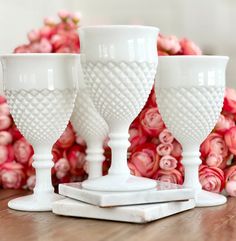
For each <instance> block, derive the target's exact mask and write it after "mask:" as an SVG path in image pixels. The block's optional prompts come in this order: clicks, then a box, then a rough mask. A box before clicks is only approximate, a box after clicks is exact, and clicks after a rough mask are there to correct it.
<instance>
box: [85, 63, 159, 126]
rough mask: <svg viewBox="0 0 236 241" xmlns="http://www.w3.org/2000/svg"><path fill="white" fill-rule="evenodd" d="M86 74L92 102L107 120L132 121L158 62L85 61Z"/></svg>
mask: <svg viewBox="0 0 236 241" xmlns="http://www.w3.org/2000/svg"><path fill="white" fill-rule="evenodd" d="M84 67H85V68H84V69H85V78H86V80H87V83H88V87H89V90H90V94H91V96H92V99H93V101H94V104H95V106H96V108H97V109H98V111H99V112H100V113H101V115H102V116H103V117H104V118H105V120H107V121H112V120H125V121H129V122H130V121H132V120H133V119H134V118H135V117H136V116H137V115H138V113H139V111H140V110H141V108H142V107H143V106H144V104H145V102H146V100H147V98H148V95H149V93H150V91H151V88H152V86H153V83H154V78H155V73H156V67H157V63H148V62H120V63H116V62H105V63H101V62H96V63H93V62H87V63H86V64H85V66H84Z"/></svg>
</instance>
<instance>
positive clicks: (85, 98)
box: [71, 65, 108, 179]
mask: <svg viewBox="0 0 236 241" xmlns="http://www.w3.org/2000/svg"><path fill="white" fill-rule="evenodd" d="M78 77H79V79H80V81H79V82H80V88H79V89H78V94H77V97H76V100H75V107H74V111H73V113H72V116H71V123H72V125H73V127H74V129H75V131H76V135H77V136H81V137H82V138H83V139H84V140H85V142H86V144H87V149H86V161H87V172H88V179H93V178H97V177H101V176H102V163H103V161H104V160H105V157H104V155H103V152H104V149H103V142H104V140H105V139H106V137H107V135H108V125H107V123H106V122H105V120H104V119H103V118H102V117H101V115H100V114H99V113H98V112H97V110H96V108H95V107H94V104H93V102H92V100H91V97H90V96H89V91H88V88H87V86H86V84H85V83H84V77H83V71H82V69H81V65H79V74H78Z"/></svg>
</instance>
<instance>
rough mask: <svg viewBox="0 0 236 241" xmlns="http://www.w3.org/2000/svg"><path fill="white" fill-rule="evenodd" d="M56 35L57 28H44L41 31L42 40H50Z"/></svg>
mask: <svg viewBox="0 0 236 241" xmlns="http://www.w3.org/2000/svg"><path fill="white" fill-rule="evenodd" d="M54 34H55V28H52V27H51V26H43V27H42V28H41V29H40V39H50V38H51V37H52V36H53V35H54Z"/></svg>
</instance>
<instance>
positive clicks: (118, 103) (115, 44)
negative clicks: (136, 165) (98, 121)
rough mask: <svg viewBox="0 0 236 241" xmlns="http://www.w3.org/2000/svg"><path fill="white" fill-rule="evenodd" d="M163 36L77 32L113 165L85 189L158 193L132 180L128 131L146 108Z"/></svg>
mask: <svg viewBox="0 0 236 241" xmlns="http://www.w3.org/2000/svg"><path fill="white" fill-rule="evenodd" d="M158 32H159V30H158V29H157V28H154V27H145V26H122V25H121V26H119V25H117V26H115V25H110V26H91V27H84V28H80V29H79V35H80V40H81V54H82V58H84V59H82V68H83V71H84V73H85V81H86V84H87V85H88V89H89V91H90V96H91V98H92V100H93V103H94V106H95V107H96V109H97V110H98V112H99V113H100V114H101V116H102V117H103V118H104V119H105V121H106V122H107V124H108V126H109V137H110V141H109V143H108V144H109V146H110V147H111V149H112V163H111V167H110V169H109V173H108V175H107V176H104V177H101V178H96V179H94V180H86V181H84V182H83V184H82V186H83V187H84V188H86V189H90V190H97V191H133V190H145V189H150V188H154V187H155V186H156V182H155V181H153V180H150V179H147V178H142V177H135V176H132V175H131V174H130V170H129V168H128V166H127V148H128V146H129V145H130V143H129V141H128V137H129V135H128V129H129V126H130V124H131V122H132V121H133V119H134V118H135V117H136V116H137V115H138V113H139V112H140V110H141V109H142V107H143V106H144V104H145V102H146V100H147V98H148V95H149V93H150V91H151V88H152V85H153V82H154V77H155V73H156V68H157V63H158V57H157V47H156V43H157V36H158Z"/></svg>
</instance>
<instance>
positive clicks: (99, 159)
mask: <svg viewBox="0 0 236 241" xmlns="http://www.w3.org/2000/svg"><path fill="white" fill-rule="evenodd" d="M102 143H103V141H101V140H97V143H96V144H95V143H93V144H90V143H87V150H86V154H87V155H86V161H87V162H88V179H93V178H97V177H101V176H102V163H103V161H104V160H105V157H104V155H103V152H104V150H103V146H102Z"/></svg>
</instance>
